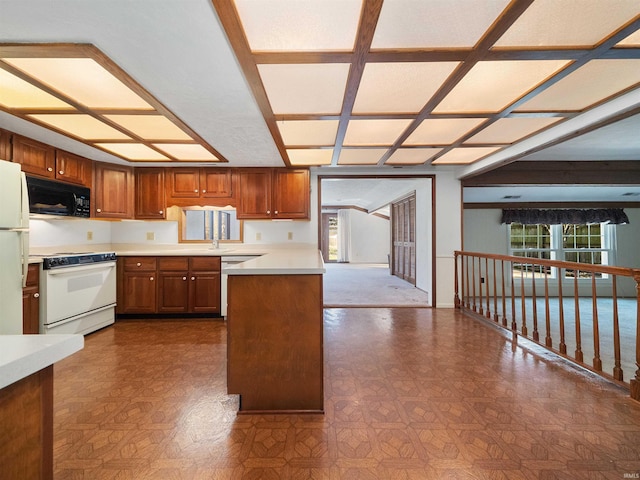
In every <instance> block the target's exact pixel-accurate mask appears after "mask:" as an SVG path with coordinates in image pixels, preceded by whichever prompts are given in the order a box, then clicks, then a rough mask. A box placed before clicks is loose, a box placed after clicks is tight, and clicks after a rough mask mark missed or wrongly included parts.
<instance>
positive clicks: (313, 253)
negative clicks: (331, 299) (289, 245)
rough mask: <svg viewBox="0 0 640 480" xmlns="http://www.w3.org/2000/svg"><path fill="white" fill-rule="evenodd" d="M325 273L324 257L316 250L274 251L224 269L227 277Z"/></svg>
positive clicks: (223, 271)
mask: <svg viewBox="0 0 640 480" xmlns="http://www.w3.org/2000/svg"><path fill="white" fill-rule="evenodd" d="M223 258H224V257H223ZM324 272H325V269H324V262H323V261H322V255H321V254H320V252H319V251H318V250H315V249H306V250H303V249H298V250H273V251H271V252H269V253H267V254H265V255H261V256H259V257H255V258H252V259H250V260H247V261H245V262H242V263H237V264H232V265H228V266H226V267H223V269H222V273H225V274H227V275H322V274H323V273H324Z"/></svg>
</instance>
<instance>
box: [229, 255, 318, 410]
mask: <svg viewBox="0 0 640 480" xmlns="http://www.w3.org/2000/svg"><path fill="white" fill-rule="evenodd" d="M224 273H226V274H227V275H228V276H229V279H228V287H227V288H228V318H227V320H228V330H227V390H228V392H229V393H231V394H239V395H240V413H250V412H281V413H292V412H309V413H319V412H322V411H323V410H324V398H323V397H324V390H323V358H324V357H323V323H322V302H323V298H322V274H323V273H324V264H323V261H322V256H321V254H320V253H319V252H318V251H317V250H315V249H298V250H280V251H279V250H275V251H272V252H270V253H269V254H267V255H263V256H260V257H257V258H254V259H251V260H247V261H246V262H243V263H239V264H237V265H233V266H229V267H228V268H226V269H225V270H224Z"/></svg>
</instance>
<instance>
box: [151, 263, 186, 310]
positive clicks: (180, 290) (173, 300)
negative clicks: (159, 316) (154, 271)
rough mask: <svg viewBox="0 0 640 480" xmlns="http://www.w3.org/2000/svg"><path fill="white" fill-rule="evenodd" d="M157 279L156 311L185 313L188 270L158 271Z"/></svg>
mask: <svg viewBox="0 0 640 480" xmlns="http://www.w3.org/2000/svg"><path fill="white" fill-rule="evenodd" d="M158 280H159V282H160V283H159V285H158V289H159V291H158V313H187V311H188V309H189V303H188V301H189V272H188V271H184V272H159V273H158Z"/></svg>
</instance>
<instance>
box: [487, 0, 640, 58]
mask: <svg viewBox="0 0 640 480" xmlns="http://www.w3.org/2000/svg"><path fill="white" fill-rule="evenodd" d="M639 13H640V7H639V3H638V1H637V0H578V1H567V0H536V1H535V2H533V3H532V4H531V6H529V8H527V10H526V11H525V12H524V13H523V14H522V15H521V16H520V17H519V18H518V19H517V20H516V21H515V22H514V24H513V25H512V26H511V28H510V29H509V30H507V32H506V33H505V34H504V35H503V36H502V38H500V39H499V40H498V41H497V42H496V44H495V46H496V47H516V46H519V47H536V46H540V47H552V46H565V47H567V46H576V47H577V46H593V45H596V44H597V43H598V42H600V41H601V40H602V39H603V38H605V37H607V36H608V35H610V34H611V33H613V32H614V31H615V30H617V29H618V28H620V27H622V26H623V25H624V24H626V23H627V22H629V21H630V20H632V19H633V18H634V17H635V16H636V15H638V14H639Z"/></svg>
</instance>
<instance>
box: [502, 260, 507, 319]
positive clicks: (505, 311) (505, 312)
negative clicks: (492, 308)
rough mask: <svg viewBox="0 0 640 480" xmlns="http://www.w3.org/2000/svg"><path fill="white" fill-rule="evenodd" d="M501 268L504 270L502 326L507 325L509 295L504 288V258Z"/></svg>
mask: <svg viewBox="0 0 640 480" xmlns="http://www.w3.org/2000/svg"><path fill="white" fill-rule="evenodd" d="M500 265H501V266H500V270H501V272H502V326H503V327H506V326H507V296H506V291H505V288H504V260H500Z"/></svg>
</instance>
